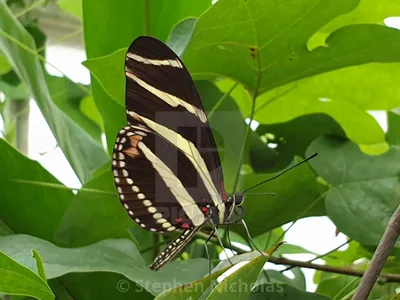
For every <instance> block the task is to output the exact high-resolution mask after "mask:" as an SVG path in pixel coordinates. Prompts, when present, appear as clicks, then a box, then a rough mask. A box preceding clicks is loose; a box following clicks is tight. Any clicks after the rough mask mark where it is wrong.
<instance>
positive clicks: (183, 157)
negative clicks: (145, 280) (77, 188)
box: [112, 36, 243, 270]
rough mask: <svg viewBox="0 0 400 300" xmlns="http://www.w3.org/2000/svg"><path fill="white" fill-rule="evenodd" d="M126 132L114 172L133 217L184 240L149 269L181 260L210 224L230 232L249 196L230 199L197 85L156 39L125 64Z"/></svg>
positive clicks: (138, 43)
mask: <svg viewBox="0 0 400 300" xmlns="http://www.w3.org/2000/svg"><path fill="white" fill-rule="evenodd" d="M125 75H126V99H125V101H126V103H125V104H126V116H127V122H128V124H127V126H125V127H123V128H122V129H121V130H120V131H119V133H118V136H117V139H116V143H115V147H114V151H113V161H112V169H113V174H114V177H115V185H116V188H117V191H118V194H119V199H120V201H121V203H122V205H123V206H124V207H125V209H126V211H127V213H128V214H129V216H130V217H131V218H132V219H133V220H134V221H135V222H136V223H137V224H139V225H140V226H141V227H142V228H144V229H147V230H150V231H152V232H159V233H162V232H172V231H181V230H182V233H181V235H180V236H178V237H177V238H176V239H175V240H173V241H172V242H171V243H170V244H169V245H168V246H167V247H166V248H165V249H164V250H163V251H162V252H161V253H160V254H159V255H158V256H157V257H156V258H155V260H154V262H153V264H152V265H151V266H150V268H151V269H153V270H158V269H159V268H161V267H162V266H163V265H164V264H165V263H166V262H168V261H169V260H171V259H172V258H173V257H174V256H176V255H177V254H178V253H179V252H180V251H181V250H182V249H183V248H184V247H185V246H186V245H187V244H188V243H189V242H190V240H191V239H192V238H193V236H194V235H195V233H196V232H197V231H198V230H199V229H200V227H201V226H202V225H203V224H204V223H206V222H207V221H210V222H212V223H213V224H214V225H215V226H218V225H219V224H226V223H228V221H229V218H230V216H231V215H232V213H233V212H234V209H235V207H237V206H238V205H240V204H241V202H242V200H243V194H241V193H238V194H236V195H234V196H233V197H231V198H227V196H226V193H225V188H224V181H223V175H222V170H221V162H220V158H219V155H218V151H217V146H216V143H215V141H214V137H213V134H212V131H211V128H210V126H209V123H208V120H207V116H206V113H205V111H204V108H203V105H202V103H201V100H200V97H199V94H198V92H197V90H196V87H195V85H194V82H193V80H192V78H191V76H190V74H189V72H188V71H187V69H186V68H185V66H184V65H183V63H182V61H181V60H180V59H179V57H178V56H177V55H176V54H175V53H174V52H173V51H172V50H171V49H169V48H168V46H166V45H165V44H164V43H162V42H160V41H158V40H157V39H154V38H152V37H147V36H142V37H139V38H137V39H136V40H135V41H134V42H133V43H132V44H131V45H130V47H129V49H128V52H127V54H126V60H125Z"/></svg>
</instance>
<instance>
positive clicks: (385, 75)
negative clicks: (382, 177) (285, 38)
mask: <svg viewBox="0 0 400 300" xmlns="http://www.w3.org/2000/svg"><path fill="white" fill-rule="evenodd" d="M399 65H400V64H396V63H392V64H368V65H361V66H355V67H350V68H345V69H341V70H336V71H333V72H328V73H324V74H320V75H318V76H314V77H311V78H306V79H303V80H300V81H298V82H295V83H291V84H287V85H284V86H282V87H279V88H277V89H274V90H273V91H270V92H268V93H265V94H263V95H262V96H260V97H259V98H258V100H257V108H256V114H255V118H256V120H257V121H259V122H261V123H265V124H273V123H280V122H287V121H289V120H291V119H294V118H296V117H298V116H300V115H305V114H314V113H324V114H328V115H330V116H331V117H332V118H333V119H334V120H335V121H336V122H337V123H339V124H340V126H341V127H342V128H343V130H344V132H345V133H346V135H347V137H348V138H349V139H351V140H352V141H354V142H356V143H357V144H361V145H363V144H364V145H373V144H379V143H382V146H381V147H382V149H381V151H380V152H384V151H385V150H387V146H385V145H384V132H383V130H382V128H381V127H380V126H379V124H378V123H377V122H376V120H375V119H374V118H373V117H372V116H371V115H369V114H368V113H367V112H366V111H367V110H389V109H392V108H394V107H397V106H400V89H399V87H398V84H397V82H396V80H395V79H394V78H396V75H395V74H397V73H398V72H399V71H398V70H399ZM399 75H400V74H399Z"/></svg>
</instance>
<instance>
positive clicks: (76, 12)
mask: <svg viewBox="0 0 400 300" xmlns="http://www.w3.org/2000/svg"><path fill="white" fill-rule="evenodd" d="M57 4H58V6H59V7H60V8H61V9H62V10H63V11H65V12H67V13H69V14H71V15H73V16H75V17H76V18H77V19H79V20H82V0H58V1H57Z"/></svg>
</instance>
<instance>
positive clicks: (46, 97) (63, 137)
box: [0, 1, 107, 182]
mask: <svg viewBox="0 0 400 300" xmlns="http://www.w3.org/2000/svg"><path fill="white" fill-rule="evenodd" d="M0 28H1V31H0V49H1V50H3V52H4V54H5V56H6V57H7V59H8V61H9V62H10V64H11V65H12V66H13V69H14V71H15V72H17V74H18V76H19V77H20V79H21V80H22V81H23V82H24V83H25V84H26V85H27V86H28V88H29V89H30V91H31V93H32V96H33V97H34V99H35V100H36V102H37V103H38V106H39V108H40V110H41V112H42V113H43V115H44V117H45V119H46V121H47V123H48V124H49V126H50V128H51V130H52V132H53V134H54V136H55V138H56V140H57V142H58V144H59V146H60V148H61V149H62V150H63V152H64V154H65V156H66V157H67V159H68V161H69V163H70V164H71V166H72V168H73V169H74V171H75V173H76V174H77V175H78V177H79V178H80V180H81V181H82V182H85V181H87V180H88V179H89V178H90V176H91V173H92V172H93V171H94V170H95V169H96V168H98V166H99V165H101V164H102V163H104V162H105V161H106V159H107V156H106V154H105V152H104V150H103V147H102V145H101V144H99V143H97V142H96V141H95V140H94V139H93V138H92V137H91V136H90V135H89V134H87V133H86V132H85V131H83V130H82V129H81V128H80V127H79V126H77V125H76V124H75V123H74V122H72V121H71V119H69V118H68V117H67V116H66V115H65V114H64V113H63V112H61V111H60V110H59V108H58V107H57V106H56V105H55V104H54V103H53V102H52V99H51V97H50V93H49V90H48V87H47V85H46V81H45V77H44V74H43V70H42V66H41V64H40V63H39V59H38V57H37V56H36V55H34V54H33V53H32V51H33V52H36V50H35V49H36V48H35V43H34V40H33V38H32V36H31V35H29V33H28V32H27V31H26V30H25V29H24V28H23V27H22V25H21V23H19V21H18V19H16V18H15V17H14V16H13V14H12V13H11V11H10V10H9V8H8V7H7V5H6V3H5V2H4V1H2V2H1V3H0Z"/></svg>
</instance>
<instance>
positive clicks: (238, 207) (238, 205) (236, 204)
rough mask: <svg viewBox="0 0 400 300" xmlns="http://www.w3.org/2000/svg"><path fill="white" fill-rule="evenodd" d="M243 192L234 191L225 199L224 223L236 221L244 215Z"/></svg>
mask: <svg viewBox="0 0 400 300" xmlns="http://www.w3.org/2000/svg"><path fill="white" fill-rule="evenodd" d="M244 197H245V194H244V193H236V194H234V195H233V196H231V197H229V198H228V199H227V200H226V208H227V209H226V216H225V222H224V223H225V224H228V223H229V224H232V223H237V222H238V221H240V220H241V219H242V217H243V215H244V209H243V207H242V204H243V201H244Z"/></svg>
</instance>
